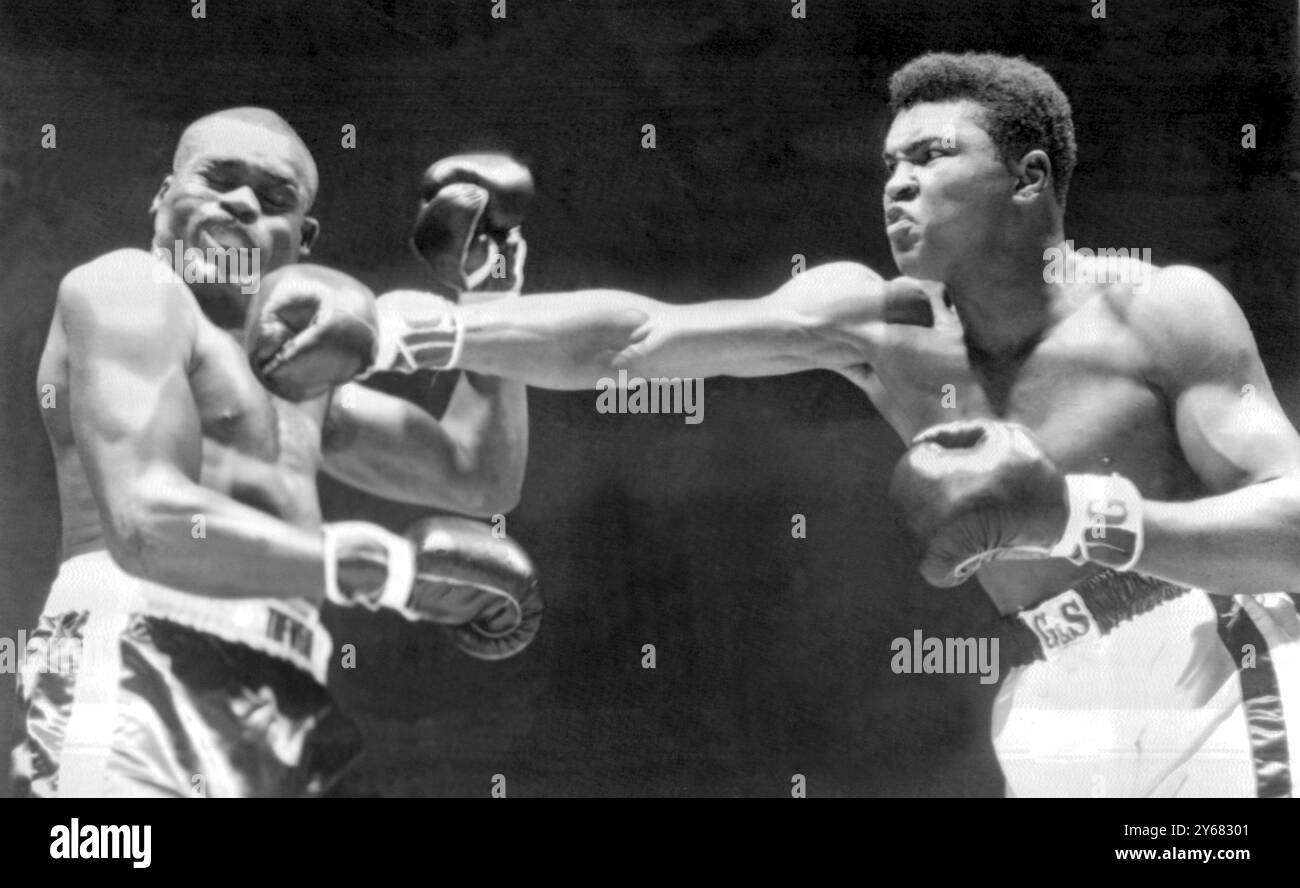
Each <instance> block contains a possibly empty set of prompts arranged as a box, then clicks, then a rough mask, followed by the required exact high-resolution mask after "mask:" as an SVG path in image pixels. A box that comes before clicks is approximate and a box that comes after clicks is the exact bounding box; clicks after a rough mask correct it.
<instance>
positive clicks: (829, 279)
mask: <svg viewBox="0 0 1300 888" xmlns="http://www.w3.org/2000/svg"><path fill="white" fill-rule="evenodd" d="M881 283H882V282H881V280H880V277H879V276H878V275H876V274H875V272H873V271H871V269H869V268H867V267H866V266H863V265H858V264H856V263H851V262H835V263H831V264H828V265H823V266H818V267H817V268H813V269H809V270H808V271H806V272H803V273H801V274H799V275H798V276H797V277H795V278H793V279H791V280H790V281H787V282H786V283H785V284H784V285H783V286H781V287H780V288H778V289H777V290H775V291H774V292H772V293H770V294H768V295H766V296H763V297H761V298H757V299H725V300H717V301H713V302H700V303H694V304H689V305H680V306H663V307H662V308H660V310H658V311H657V312H654V313H651V314H649V315H648V318H647V321H646V323H645V325H644V327H643V329H642V330H641V331H639V332H640V334H641V336H640V341H639V342H638V343H636V344H635V345H634V346H633V347H632V348H631V349H630V350H629V354H628V355H627V356H624V357H623V360H624V361H625V362H627V363H628V364H629V367H628V369H629V370H630V371H633V372H639V374H640V375H647V376H648V375H656V376H772V375H778V374H784V373H797V372H800V371H803V370H811V369H815V368H840V367H846V366H849V365H852V364H856V363H862V362H864V361H869V360H870V358H871V356H872V354H871V348H872V345H873V343H874V341H875V335H876V333H877V332H878V330H877V328H879V327H880V326H881V324H880V321H881V320H882V318H883V307H882V306H883V296H882V292H883V291H882V287H881ZM629 358H630V359H631V360H629Z"/></svg>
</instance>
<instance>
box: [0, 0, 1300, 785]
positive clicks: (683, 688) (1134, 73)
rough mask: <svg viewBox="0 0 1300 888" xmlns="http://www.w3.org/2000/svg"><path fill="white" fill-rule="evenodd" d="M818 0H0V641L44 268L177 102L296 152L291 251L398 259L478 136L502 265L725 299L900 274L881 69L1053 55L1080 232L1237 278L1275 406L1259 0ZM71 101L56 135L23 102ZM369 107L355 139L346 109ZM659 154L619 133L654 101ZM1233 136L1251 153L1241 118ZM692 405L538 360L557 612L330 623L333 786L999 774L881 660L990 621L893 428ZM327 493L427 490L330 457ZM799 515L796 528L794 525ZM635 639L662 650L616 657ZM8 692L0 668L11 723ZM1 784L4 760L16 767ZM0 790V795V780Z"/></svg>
mask: <svg viewBox="0 0 1300 888" xmlns="http://www.w3.org/2000/svg"><path fill="white" fill-rule="evenodd" d="M1093 5H1094V4H1093V3H1092V2H1088V0H1036V2H1026V0H998V2H990V0H978V2H977V0H963V2H952V3H941V2H910V0H909V2H901V0H890V2H873V3H870V4H864V3H860V2H842V3H840V2H829V0H807V18H806V20H796V19H794V18H792V17H791V15H790V9H791V4H790V3H788V2H784V0H761V2H737V0H721V2H718V0H714V2H704V0H686V2H674V3H671V4H669V3H663V4H659V3H644V2H643V3H637V2H633V0H602V2H596V0H570V2H561V0H549V2H544V3H543V2H535V0H507V18H506V19H504V20H494V19H493V18H492V17H491V8H492V3H491V0H459V2H436V3H435V2H430V3H419V4H411V8H409V9H408V8H405V7H403V6H402V5H400V4H397V3H394V2H362V0H340V2H335V3H331V4H326V3H306V2H288V0H263V2H260V3H245V2H234V0H207V2H206V14H207V18H206V19H204V20H195V19H193V18H192V17H191V6H190V4H187V3H185V2H182V0H167V2H163V0H135V2H118V3H103V2H101V3H98V4H94V5H93V6H89V5H83V4H57V5H53V6H49V7H46V6H45V5H44V4H37V3H9V4H7V5H6V6H5V8H4V10H3V12H0V35H2V36H0V40H3V41H4V42H3V43H2V44H0V98H2V100H3V104H2V108H0V113H2V114H3V118H2V119H0V207H2V208H3V212H2V213H0V299H2V300H3V305H2V306H0V326H2V329H3V336H2V338H0V352H2V356H0V360H2V361H3V365H2V370H0V372H2V373H3V379H2V381H0V417H2V418H0V490H2V491H3V504H2V507H3V512H2V513H0V529H2V530H3V537H2V538H0V634H3V635H5V636H9V637H13V636H15V635H16V633H17V630H18V629H19V628H24V627H30V626H31V625H32V624H33V623H34V620H35V617H36V614H37V613H38V611H39V608H40V606H41V604H42V600H43V596H44V594H45V592H46V590H47V589H48V584H49V581H50V580H51V578H52V577H53V574H54V571H55V568H56V561H57V547H58V507H57V502H56V499H55V489H54V478H53V469H52V464H51V459H50V455H49V452H48V447H47V444H46V441H45V439H44V434H43V432H42V430H41V426H40V420H39V416H38V409H39V408H38V403H37V398H36V395H35V391H36V384H37V381H36V379H35V371H36V365H37V361H38V357H39V354H40V349H41V346H42V343H43V340H44V336H45V332H46V329H47V326H48V322H49V317H50V313H51V310H52V304H53V298H54V293H55V289H56V285H57V282H58V280H59V278H60V277H61V276H62V275H63V274H64V273H65V272H66V271H67V270H69V269H70V268H71V267H73V266H74V265H76V264H77V263H80V262H83V261H86V260H88V259H90V258H91V257H93V256H95V255H96V254H98V253H101V252H103V251H105V250H107V249H110V248H113V247H118V246H125V245H135V246H141V247H143V246H146V245H147V244H148V240H149V234H150V227H149V219H148V214H147V209H148V205H149V200H150V198H151V196H152V194H153V192H154V191H155V190H156V188H157V187H158V183H159V182H160V180H161V178H162V176H163V175H164V174H165V173H166V172H167V169H168V167H169V164H170V158H171V152H172V150H173V148H174V145H175V140H176V137H177V136H178V135H179V133H180V131H181V129H182V128H183V126H184V125H185V123H187V122H188V121H189V120H191V119H193V118H195V117H197V116H199V115H200V114H203V113H206V112H208V111H212V110H215V109H218V108H221V107H225V106H229V105H237V104H262V105H267V106H269V107H272V108H274V109H275V110H277V111H279V112H280V113H281V114H283V115H284V116H285V117H286V118H287V119H288V120H289V121H290V123H292V124H293V125H294V126H295V127H296V128H297V129H298V131H299V132H300V133H301V134H302V136H303V138H304V139H305V140H306V141H307V143H308V145H309V146H310V147H311V148H312V150H313V152H314V154H315V156H316V159H317V162H318V164H319V166H320V170H321V178H322V188H321V195H320V199H319V201H318V203H317V207H316V214H317V215H318V216H319V217H320V218H321V220H322V222H323V226H324V233H323V237H322V240H321V241H320V243H319V249H318V251H317V253H316V256H315V258H316V260H317V261H321V262H324V263H327V264H331V265H336V266H338V267H340V268H343V269H344V270H347V271H349V272H352V273H354V274H357V275H358V276H360V277H362V278H363V279H364V280H365V281H367V282H368V283H370V284H371V285H372V286H374V287H376V289H382V288H385V287H389V286H398V285H404V286H412V285H418V284H419V283H420V282H421V272H420V269H419V267H418V266H417V264H416V262H415V260H414V259H413V258H412V257H411V256H410V254H409V253H408V252H407V248H406V245H405V238H406V235H407V232H408V228H409V224H410V220H411V217H412V211H413V209H414V202H415V198H416V182H417V177H418V174H419V172H420V171H421V170H422V169H423V167H424V166H425V165H426V164H427V163H429V162H430V161H432V160H433V159H435V158H437V157H439V156H441V155H444V154H447V153H451V152H454V151H457V150H462V149H466V148H507V149H511V150H514V151H516V152H518V153H520V154H521V155H523V156H525V157H527V158H528V159H530V160H531V162H532V163H533V166H534V169H535V172H536V176H537V181H538V186H539V199H538V201H537V205H536V208H535V211H534V213H533V214H532V216H531V217H530V218H529V219H528V221H527V222H526V224H525V234H526V236H527V238H528V241H529V246H530V253H529V260H530V264H529V269H528V285H527V290H528V291H534V292H536V291H546V290H558V289H567V288H574V287H585V286H614V287H621V288H627V289H632V290H637V291H640V292H644V293H646V294H648V295H651V296H655V297H657V298H661V299H665V300H669V301H695V300H700V299H706V298H718V297H748V296H754V295H758V294H760V293H763V292H767V291H770V290H771V289H774V288H775V287H776V286H779V285H780V283H781V282H782V281H784V280H786V279H788V276H789V274H790V269H791V261H792V260H791V257H792V256H793V255H794V254H796V253H798V254H803V255H804V256H806V257H807V260H808V262H809V263H810V264H815V263H818V262H823V261H827V260H832V259H844V258H851V259H856V260H859V261H866V262H868V263H870V264H871V265H872V266H873V267H875V268H877V269H879V270H881V271H882V272H883V273H885V274H886V275H890V274H893V273H894V269H893V267H892V264H891V263H890V260H889V254H888V248H887V245H886V241H885V239H884V236H883V233H882V231H881V224H880V204H879V193H880V187H881V184H882V176H881V169H880V163H879V160H878V156H879V149H880V140H881V137H882V135H883V133H884V131H885V129H886V128H887V126H888V122H889V117H888V114H887V111H886V109H885V100H886V81H887V77H888V75H889V73H890V72H891V71H892V70H894V69H895V68H897V67H898V66H899V65H900V64H902V63H903V62H904V61H906V60H907V59H908V58H910V57H912V56H914V55H916V54H918V53H920V52H924V51H926V50H964V49H988V50H995V51H999V52H1004V53H1009V54H1024V55H1026V56H1028V57H1029V58H1030V59H1032V60H1034V61H1036V62H1039V63H1041V64H1043V65H1045V66H1046V67H1047V68H1048V69H1049V70H1050V71H1051V72H1052V73H1053V75H1054V76H1056V78H1057V79H1058V81H1059V82H1060V83H1061V85H1062V86H1063V87H1064V89H1065V90H1066V92H1067V94H1069V96H1070V97H1071V100H1072V103H1073V105H1074V109H1075V126H1076V132H1077V135H1078V140H1079V145H1080V151H1079V167H1078V170H1077V172H1076V175H1075V180H1074V184H1073V187H1072V191H1071V196H1070V212H1069V215H1068V218H1067V236H1068V237H1071V238H1073V239H1074V240H1075V242H1076V244H1077V245H1079V246H1093V247H1103V246H1115V247H1120V246H1127V247H1134V248H1142V247H1150V248H1151V249H1152V251H1153V254H1154V260H1155V262H1156V263H1157V264H1168V263H1172V262H1191V263H1194V264H1197V265H1200V266H1201V267H1204V268H1206V269H1208V270H1209V271H1211V272H1212V273H1214V274H1215V275H1216V276H1217V277H1218V278H1219V279H1220V280H1221V281H1223V282H1224V283H1225V284H1226V285H1228V286H1229V288H1230V289H1231V290H1232V291H1233V293H1234V294H1235V295H1236V296H1237V298H1238V300H1239V301H1240V302H1241V303H1242V305H1243V307H1244V308H1245V310H1246V313H1247V315H1248V317H1249V319H1250V321H1251V323H1252V326H1253V327H1254V329H1255V332H1256V336H1257V337H1258V339H1259V341H1260V345H1261V349H1262V350H1263V352H1264V355H1265V359H1266V363H1267V365H1268V367H1269V370H1270V372H1271V374H1272V375H1273V376H1274V380H1275V383H1276V384H1277V385H1278V386H1279V388H1280V389H1281V390H1282V391H1283V395H1284V401H1285V404H1286V406H1287V409H1288V410H1289V411H1291V413H1292V416H1293V418H1294V417H1295V416H1296V410H1295V408H1296V406H1297V399H1296V398H1295V397H1293V396H1292V394H1291V393H1292V392H1293V391H1294V386H1293V382H1294V380H1295V378H1296V376H1297V372H1296V370H1297V365H1296V359H1295V346H1296V344H1297V330H1298V329H1300V324H1298V323H1297V321H1298V320H1300V318H1298V317H1297V308H1296V302H1295V293H1296V284H1297V283H1298V282H1300V281H1297V266H1296V261H1295V247H1296V240H1295V234H1296V230H1297V226H1296V221H1297V219H1296V214H1297V206H1300V204H1298V203H1297V185H1298V184H1300V183H1297V180H1296V177H1297V170H1300V166H1298V165H1297V163H1296V161H1295V154H1294V151H1293V148H1292V146H1293V145H1294V144H1295V138H1294V136H1295V135H1296V133H1295V129H1294V128H1295V122H1296V115H1295V96H1296V84H1295V52H1294V47H1295V45H1296V37H1297V33H1296V15H1295V10H1294V4H1292V3H1288V2H1282V0H1238V2H1229V0H1214V2H1209V0H1170V2H1142V3H1121V2H1110V3H1108V4H1107V7H1108V8H1107V17H1106V18H1105V19H1095V18H1093V17H1092V15H1091V13H1090V11H1091V9H1092V8H1093ZM46 123H53V124H55V125H56V127H57V148H55V149H53V150H43V149H42V148H41V146H40V140H41V127H42V126H43V125H44V124H46ZM349 123H350V124H353V125H355V126H356V129H357V145H356V148H355V149H344V148H342V147H341V145H340V140H341V128H342V127H343V126H344V125H345V124H349ZM646 123H652V124H654V125H655V126H656V128H657V141H658V145H657V148H656V149H654V150H645V149H643V148H642V147H641V127H642V125H643V124H646ZM1247 123H1251V124H1254V125H1255V126H1256V127H1257V130H1258V146H1257V147H1256V148H1254V149H1253V150H1247V149H1244V148H1243V147H1242V145H1241V127H1242V126H1243V125H1244V124H1247ZM705 392H706V395H705V400H706V404H705V420H704V422H703V424H701V425H686V424H684V423H683V422H682V419H681V417H680V416H678V417H673V416H657V417H656V416H608V415H600V414H598V413H597V412H596V410H595V398H594V395H591V394H586V393H552V392H542V391H534V392H533V393H532V394H531V396H530V403H531V408H532V423H531V428H532V451H531V456H530V460H529V475H528V482H527V486H526V488H525V493H524V498H523V501H522V503H521V505H520V507H519V509H518V510H517V511H515V512H514V513H512V514H511V515H510V517H509V523H508V529H509V532H510V534H511V536H513V537H514V538H516V539H517V540H519V541H520V542H521V543H523V544H524V545H525V546H526V547H527V548H528V550H529V551H530V552H531V553H532V555H533V558H534V560H535V561H536V563H537V565H538V568H539V570H540V572H541V574H542V577H543V582H544V584H545V585H544V589H545V592H546V595H547V606H548V609H547V616H546V624H545V628H544V630H543V634H542V636H541V637H540V638H539V639H538V641H537V643H536V644H535V645H534V646H533V647H532V648H531V649H529V651H528V652H527V653H526V654H525V655H523V656H521V657H519V658H517V659H515V660H512V661H509V662H507V663H502V664H483V663H479V662H476V661H471V660H469V659H468V658H465V657H463V656H461V655H459V654H458V653H456V652H455V651H454V650H452V649H451V648H450V647H449V645H448V644H447V643H445V641H444V640H443V638H442V636H441V635H440V634H437V633H431V632H427V631H420V630H419V629H416V628H412V627H410V626H407V625H405V624H404V623H402V622H401V621H400V620H398V619H396V618H392V619H389V618H386V617H382V616H378V617H377V616H369V615H360V614H351V613H348V614H338V613H335V614H332V615H331V616H330V619H331V624H332V627H333V629H334V632H335V640H336V641H337V642H338V643H339V644H344V643H351V644H355V645H356V646H357V648H358V662H357V668H355V669H353V670H341V669H337V668H336V669H335V670H334V672H333V675H332V685H333V687H334V688H335V690H336V692H337V694H338V695H339V697H340V698H341V699H342V700H343V701H344V702H345V703H346V704H347V706H348V708H349V709H350V710H351V711H352V712H353V714H354V715H355V716H356V717H357V718H358V720H359V721H360V722H361V723H362V726H363V729H364V730H365V733H366V735H367V739H368V751H367V754H366V756H365V758H364V759H363V760H362V761H361V762H360V763H359V764H358V767H357V769H356V770H355V771H354V772H353V773H352V775H351V776H350V777H349V778H348V779H347V782H346V783H345V784H344V786H343V787H342V789H341V791H342V792H344V793H346V794H358V795H380V794H382V795H431V794H458V795H486V794H487V793H488V790H489V788H490V779H491V776H492V775H493V774H497V773H501V774H504V775H506V777H507V780H508V786H509V792H510V794H511V795H516V796H526V795H592V794H620V795H676V794H699V795H705V794H707V795H772V796H781V795H788V793H789V788H790V778H791V775H792V774H794V773H802V774H804V775H806V776H807V779H808V789H809V793H810V794H811V795H875V794H889V795H989V794H998V793H1000V792H1001V778H1000V775H999V773H998V769H997V765H996V762H995V761H994V759H993V754H992V749H991V746H990V741H989V736H988V735H989V711H990V705H991V700H992V694H993V690H994V689H993V688H990V687H988V686H985V685H981V684H979V682H978V680H977V678H976V677H974V676H908V675H899V676H896V675H894V674H893V673H892V672H891V671H890V668H889V659H890V649H889V643H890V640H891V639H893V638H894V637H896V636H910V635H911V633H912V631H913V630H914V629H922V630H924V631H925V632H926V634H929V635H961V636H969V635H980V634H984V633H986V632H988V631H989V630H990V624H991V622H992V619H993V617H994V614H993V611H992V608H991V606H990V605H989V604H988V603H987V601H986V600H985V599H984V598H983V597H982V595H981V594H980V593H979V591H978V589H976V588H974V587H973V586H968V587H964V588H963V589H961V590H958V591H951V592H943V593H940V592H938V591H936V590H929V589H927V588H926V587H925V586H924V585H923V584H922V583H921V581H920V580H919V579H918V578H917V577H916V576H915V572H914V570H913V569H912V566H911V564H910V563H909V560H908V558H907V556H906V551H905V549H904V546H903V539H902V537H901V535H900V534H899V533H898V531H897V530H896V529H895V525H894V516H893V514H892V513H891V510H890V508H889V506H888V504H887V503H886V502H885V483H886V479H887V477H888V472H889V470H890V468H891V467H892V464H893V462H894V461H895V460H896V459H897V458H898V456H899V455H900V454H901V452H902V445H901V443H900V442H899V441H898V440H897V439H895V438H894V436H893V434H892V433H891V432H890V431H889V430H888V428H887V427H886V426H885V424H884V423H883V421H881V419H880V418H879V417H878V416H877V415H876V414H875V412H874V410H873V408H872V407H871V406H870V404H869V403H868V402H867V401H866V399H865V397H863V396H862V395H861V394H860V393H859V392H858V391H857V390H856V389H855V388H853V387H852V386H851V385H850V384H849V383H848V382H846V381H844V380H842V379H840V378H838V377H835V376H833V375H831V374H826V373H809V374H799V375H795V376H789V377H783V378H772V379H752V380H735V379H718V380H710V381H709V382H708V383H707V384H706V388H705ZM322 493H323V498H324V501H325V504H326V508H327V511H328V514H329V516H330V517H333V518H340V517H360V518H368V519H371V520H379V521H382V522H383V523H386V524H388V525H389V526H392V527H394V528H400V527H401V526H403V525H404V524H406V523H407V522H408V521H409V520H411V519H412V518H414V517H416V516H417V515H418V514H420V513H419V512H418V511H416V510H412V509H409V508H405V507H398V506H393V505H391V504H388V503H384V502H380V501H377V500H373V499H368V498H366V497H364V496H361V495H359V494H357V493H355V492H354V491H350V490H347V489H345V488H342V487H339V486H337V485H330V484H328V483H325V484H323V489H322ZM795 513H800V514H803V515H805V516H806V518H807V526H808V537H807V539H803V540H796V539H792V538H791V534H790V526H791V516H792V515H793V514H795ZM644 644H654V645H656V647H657V652H658V668H657V669H655V670H643V669H641V667H640V660H641V656H642V655H641V648H642V645H644ZM12 723H13V712H12V693H11V683H10V682H8V681H6V682H4V684H3V691H2V692H0V736H3V735H4V734H7V733H8V732H9V731H10V730H11V726H12ZM6 783H7V781H6ZM5 791H7V788H6V790H5Z"/></svg>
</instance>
